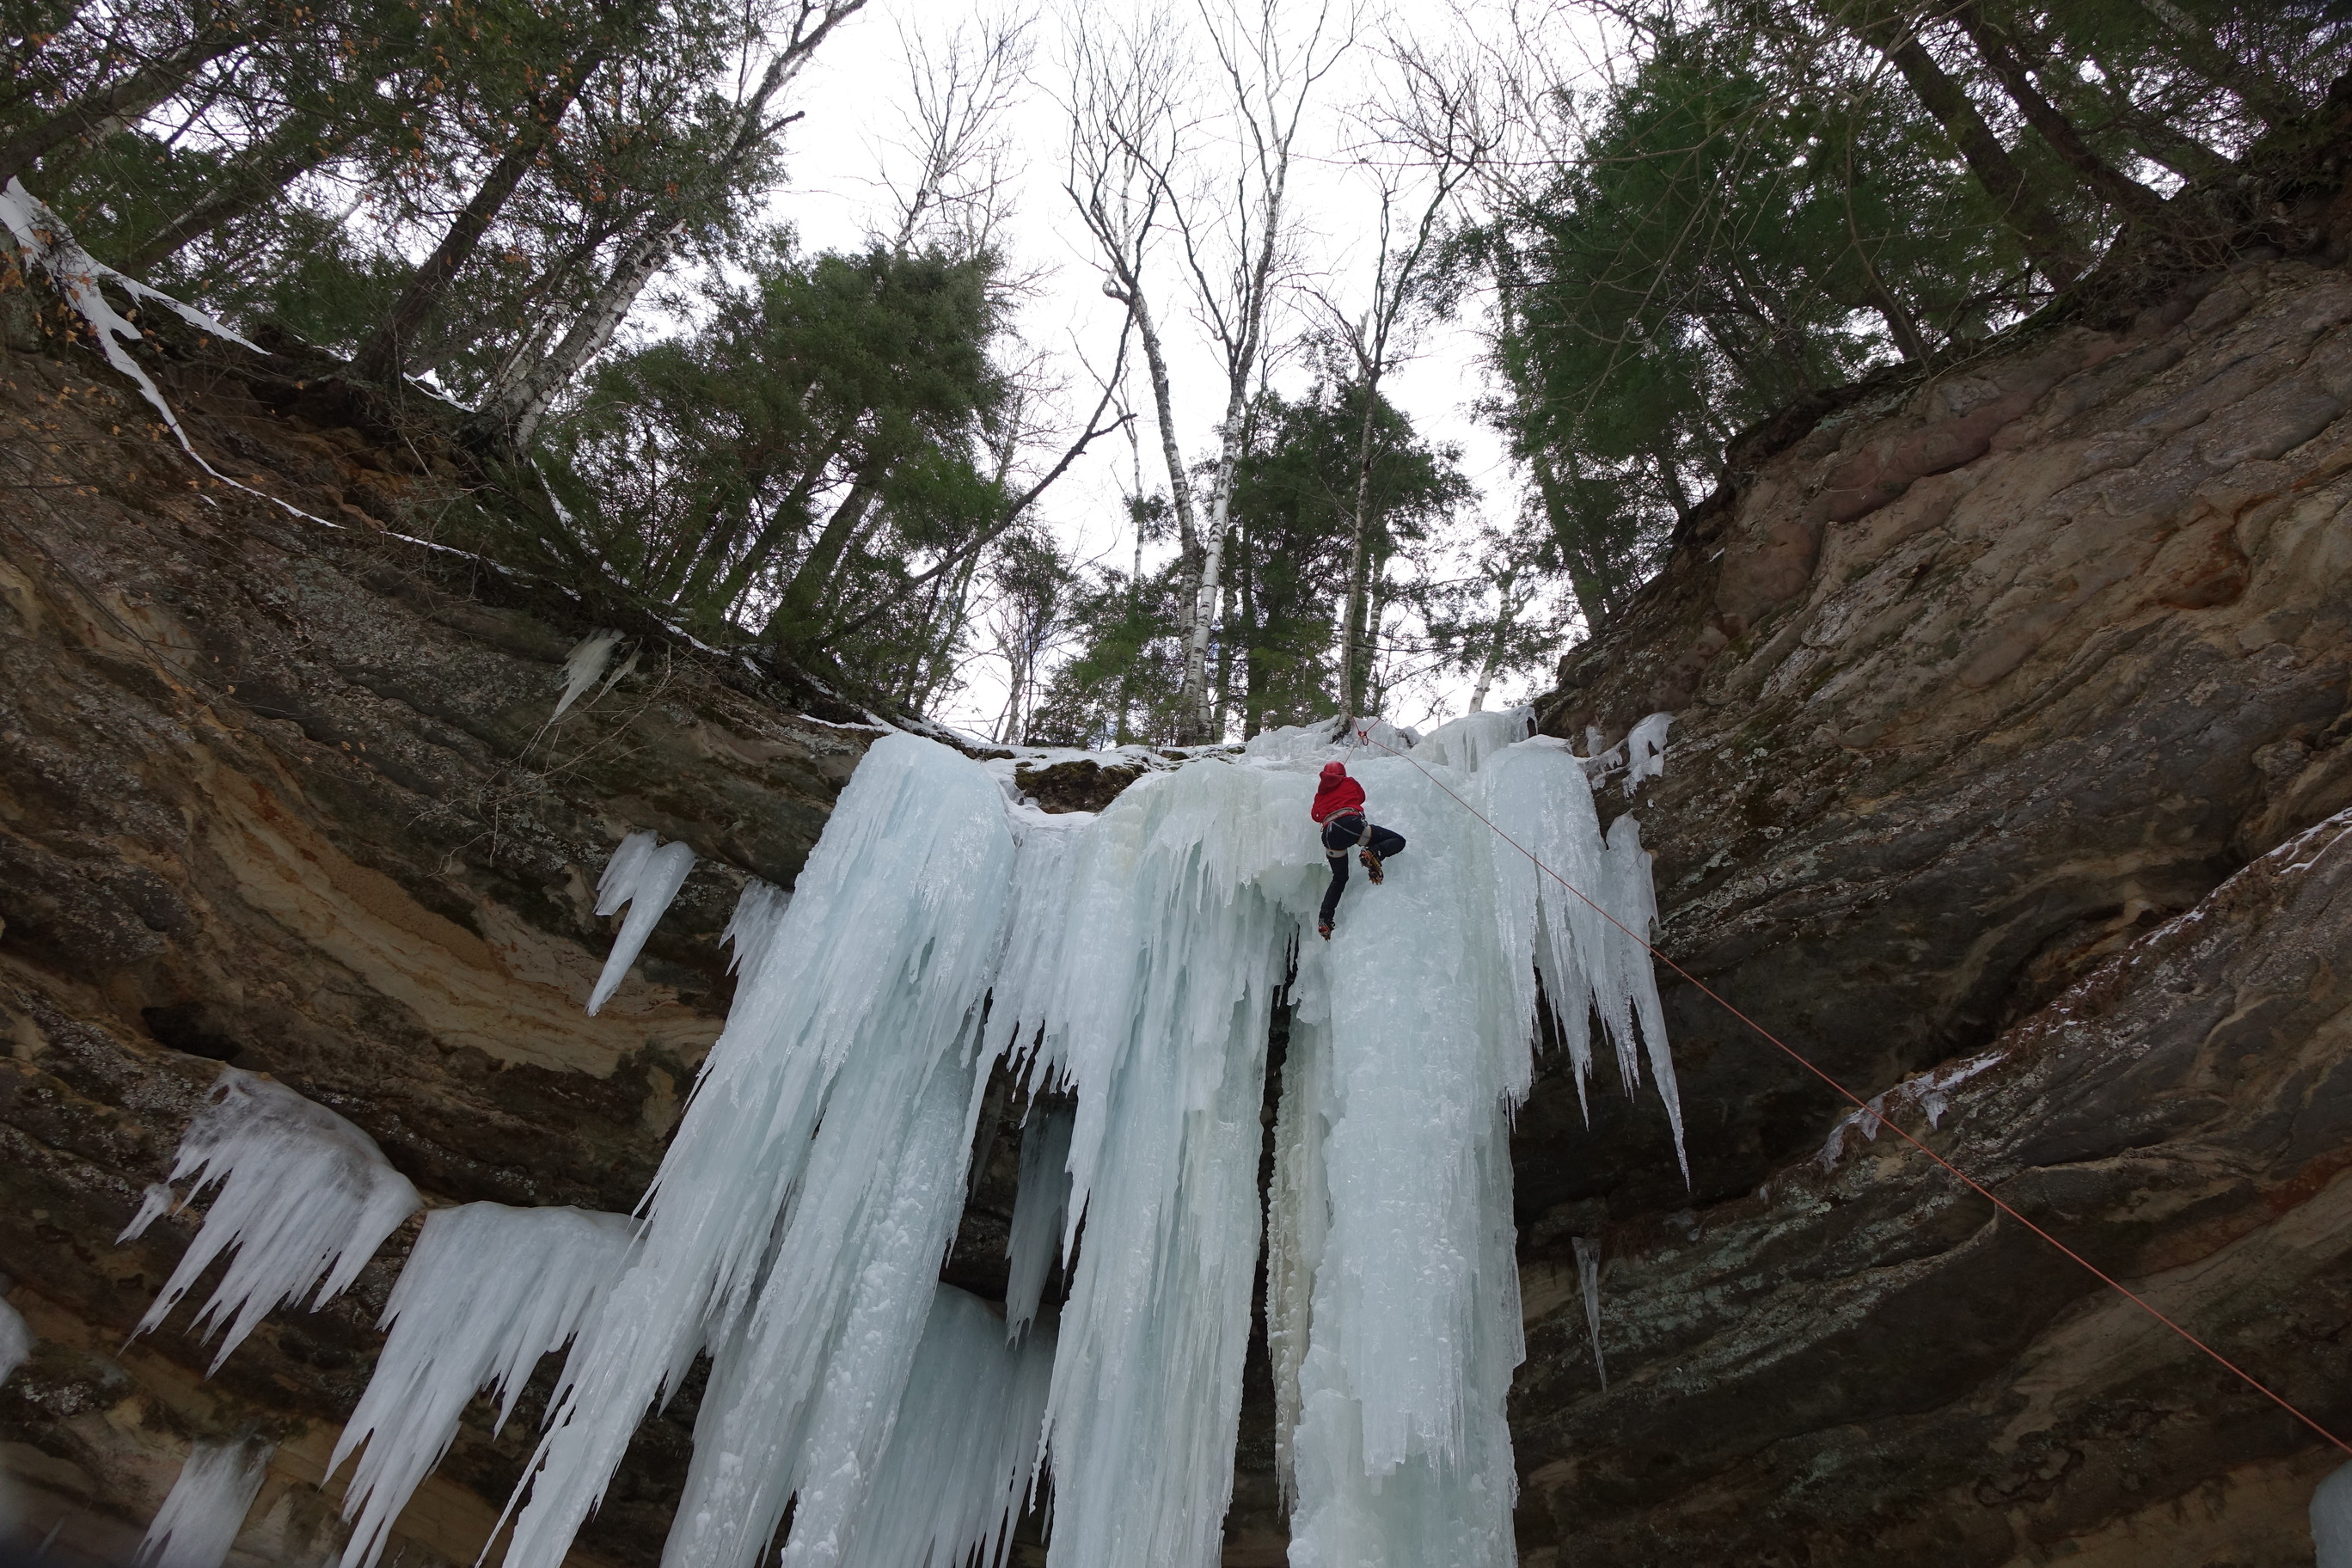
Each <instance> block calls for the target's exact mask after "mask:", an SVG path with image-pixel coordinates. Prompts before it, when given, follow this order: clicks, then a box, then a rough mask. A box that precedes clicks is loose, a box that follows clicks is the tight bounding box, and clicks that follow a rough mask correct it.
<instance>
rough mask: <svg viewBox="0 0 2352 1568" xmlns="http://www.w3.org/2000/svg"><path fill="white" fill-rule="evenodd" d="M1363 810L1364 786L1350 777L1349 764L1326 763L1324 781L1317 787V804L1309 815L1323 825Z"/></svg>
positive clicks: (1324, 765)
mask: <svg viewBox="0 0 2352 1568" xmlns="http://www.w3.org/2000/svg"><path fill="white" fill-rule="evenodd" d="M1363 809H1364V786H1363V785H1361V784H1358V783H1357V782H1356V781H1355V780H1353V779H1351V778H1349V776H1348V766H1347V764H1346V763H1324V764H1323V777H1322V780H1321V781H1320V782H1319V783H1318V784H1316V786H1315V804H1314V805H1311V806H1309V807H1308V808H1307V815H1308V816H1312V817H1313V818H1314V819H1315V820H1316V821H1317V822H1318V823H1323V822H1328V821H1330V820H1331V819H1332V818H1333V817H1335V816H1346V815H1347V814H1348V813H1349V812H1351V811H1361V810H1363Z"/></svg>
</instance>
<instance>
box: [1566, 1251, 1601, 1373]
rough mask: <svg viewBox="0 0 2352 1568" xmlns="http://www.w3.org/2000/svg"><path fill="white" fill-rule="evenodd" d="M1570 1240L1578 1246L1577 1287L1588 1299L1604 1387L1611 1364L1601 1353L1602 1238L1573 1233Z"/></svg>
mask: <svg viewBox="0 0 2352 1568" xmlns="http://www.w3.org/2000/svg"><path fill="white" fill-rule="evenodd" d="M1569 1241H1570V1243H1571V1244H1572V1245H1573V1246H1574V1247H1575V1248H1576V1289H1577V1293H1578V1294H1579V1295H1580V1296H1582V1297H1583V1298H1584V1326H1585V1327H1586V1328H1587V1329H1590V1330H1591V1331H1592V1370H1593V1371H1594V1372H1596V1373H1600V1374H1601V1387H1603V1388H1606V1387H1608V1386H1609V1363H1608V1362H1607V1361H1606V1360H1604V1359H1602V1357H1601V1239H1600V1237H1591V1236H1572V1237H1569Z"/></svg>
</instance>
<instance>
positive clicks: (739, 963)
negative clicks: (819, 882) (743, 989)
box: [719, 877, 793, 974]
mask: <svg viewBox="0 0 2352 1568" xmlns="http://www.w3.org/2000/svg"><path fill="white" fill-rule="evenodd" d="M792 902H793V896H792V894H791V893H789V892H787V891H785V890H784V889H782V888H779V887H777V886H776V885H775V884H774V883H772V882H763V881H761V880H760V879H759V878H757V877H754V878H752V879H751V880H750V881H748V882H745V883H744V884H743V891H742V892H741V893H740V894H739V895H738V896H737V898H736V900H735V912H734V914H733V915H732V916H730V918H729V919H728V921H727V929H726V930H725V931H720V932H719V945H720V946H721V947H731V948H733V949H734V952H731V953H730V954H729V955H728V959H727V973H730V974H733V973H737V972H738V971H740V972H742V973H746V974H757V973H760V965H761V963H762V962H764V961H765V960H766V958H767V956H768V950H769V949H770V948H772V947H773V946H775V945H776V932H777V931H781V930H782V929H783V924H784V911H785V910H788V909H790V908H791V907H792Z"/></svg>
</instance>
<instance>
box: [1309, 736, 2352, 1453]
mask: <svg viewBox="0 0 2352 1568" xmlns="http://www.w3.org/2000/svg"><path fill="white" fill-rule="evenodd" d="M1356 739H1357V741H1358V742H1360V744H1364V745H1370V746H1378V747H1379V748H1380V749H1381V751H1383V752H1388V754H1389V755H1391V756H1392V757H1403V758H1404V760H1405V761H1406V762H1408V763H1412V765H1413V766H1414V767H1416V768H1419V769H1420V770H1421V773H1422V775H1423V777H1424V778H1426V779H1428V780H1429V782H1430V783H1432V784H1435V785H1436V786H1437V787H1438V788H1439V789H1441V790H1444V791H1445V794H1446V795H1448V796H1450V797H1452V799H1453V801H1454V804H1455V805H1459V806H1460V807H1461V808H1462V809H1463V810H1465V811H1466V812H1468V813H1469V814H1470V815H1471V816H1475V817H1476V818H1477V819H1478V820H1479V821H1480V822H1483V823H1485V824H1486V829H1487V831H1488V832H1490V833H1492V834H1494V836H1495V837H1497V838H1499V839H1501V840H1502V841H1503V842H1504V843H1506V844H1507V845H1509V846H1510V847H1512V848H1514V849H1516V850H1517V851H1518V852H1519V853H1520V854H1522V855H1525V856H1526V857H1527V858H1528V860H1529V861H1530V862H1531V863H1532V864H1533V865H1534V866H1535V868H1536V869H1537V870H1538V871H1541V872H1542V873H1543V874H1544V875H1545V876H1547V877H1549V878H1550V879H1552V880H1553V881H1555V882H1558V883H1559V885H1560V886H1561V887H1563V888H1566V889H1568V890H1569V891H1570V892H1571V893H1574V894H1575V895H1576V896H1577V897H1578V898H1579V899H1581V900H1584V903H1585V904H1586V905H1587V907H1589V908H1590V909H1591V910H1593V912H1594V913H1596V914H1598V915H1600V916H1601V919H1603V920H1605V921H1608V922H1609V923H1610V924H1611V925H1613V926H1615V927H1616V928H1617V929H1618V930H1619V931H1623V932H1624V933H1625V934H1626V935H1627V936H1630V937H1632V938H1633V940H1634V941H1635V942H1640V943H1641V944H1642V946H1643V948H1645V949H1647V950H1648V952H1649V954H1650V956H1651V957H1652V958H1654V959H1656V960H1657V961H1658V962H1659V963H1663V964H1664V965H1665V966H1666V967H1667V968H1668V969H1671V970H1673V971H1674V972H1675V973H1676V974H1679V975H1681V976H1682V977H1683V978H1684V979H1685V980H1687V981H1689V982H1690V983H1691V984H1693V985H1695V986H1696V987H1697V988H1698V990H1699V993H1700V994H1702V995H1704V996H1706V998H1707V999H1708V1000H1709V1001H1711V1002H1713V1003H1714V1004H1715V1005H1717V1006H1718V1007H1721V1008H1722V1009H1723V1010H1724V1011H1725V1012H1727V1013H1728V1014H1730V1015H1731V1016H1733V1017H1735V1018H1737V1019H1738V1020H1739V1021H1740V1022H1741V1023H1743V1024H1745V1025H1747V1026H1748V1027H1749V1028H1751V1029H1753V1030H1755V1031H1756V1032H1757V1033H1758V1034H1759V1035H1761V1036H1763V1037H1764V1038H1766V1039H1767V1040H1769V1041H1770V1042H1771V1043H1772V1044H1773V1045H1774V1046H1776V1047H1779V1048H1780V1051H1781V1052H1782V1053H1783V1054H1785V1055H1786V1056H1787V1057H1788V1058H1789V1059H1790V1060H1791V1061H1793V1062H1795V1063H1796V1064H1797V1065H1798V1066H1799V1067H1801V1068H1804V1069H1805V1070H1806V1071H1807V1072H1809V1073H1811V1074H1812V1075H1813V1076H1814V1077H1815V1078H1817V1079H1821V1080H1822V1082H1823V1083H1825V1084H1827V1085H1829V1086H1830V1087H1831V1088H1832V1089H1835V1090H1837V1092H1838V1093H1839V1094H1841V1095H1843V1097H1844V1098H1846V1099H1847V1100H1852V1101H1853V1103H1854V1104H1855V1105H1856V1106H1857V1107H1859V1108H1860V1109H1861V1110H1862V1111H1863V1113H1864V1115H1865V1116H1870V1117H1873V1118H1874V1119H1875V1120H1877V1121H1878V1122H1879V1123H1880V1124H1881V1125H1883V1126H1885V1127H1888V1128H1890V1129H1892V1130H1893V1131H1895V1134H1896V1135H1897V1136H1898V1137H1900V1138H1901V1139H1902V1140H1903V1141H1904V1142H1906V1143H1908V1144H1910V1145H1911V1146H1912V1147H1913V1148H1915V1149H1916V1150H1918V1151H1919V1152H1921V1153H1922V1154H1925V1155H1927V1158H1929V1159H1930V1160H1933V1161H1935V1162H1936V1163H1937V1164H1938V1165H1941V1166H1942V1167H1943V1168H1944V1169H1945V1170H1947V1171H1949V1172H1950V1173H1952V1174H1953V1175H1955V1176H1958V1178H1959V1179H1960V1180H1961V1181H1962V1182H1964V1183H1966V1184H1968V1185H1969V1187H1970V1188H1972V1189H1974V1190H1975V1191H1976V1192H1977V1193H1978V1194H1979V1195H1981V1196H1982V1197H1983V1198H1984V1199H1985V1201H1986V1202H1988V1203H1990V1204H1991V1205H1992V1206H1993V1207H1995V1208H1997V1209H1999V1210H2000V1212H2001V1213H2003V1214H2005V1215H2008V1216H2009V1217H2010V1218H2011V1219H2013V1220H2015V1221H2016V1222H2017V1223H2018V1224H2020V1225H2021V1226H2024V1227H2025V1228H2026V1229H2028V1230H2030V1231H2032V1233H2033V1234H2034V1235H2036V1236H2038V1237H2041V1238H2042V1240H2044V1241H2046V1242H2048V1243H2049V1244H2050V1245H2051V1246H2053V1247H2056V1248H2057V1249H2058V1250H2059V1251H2061V1252H2063V1253H2064V1254H2065V1255H2066V1256H2067V1257H2068V1258H2073V1259H2074V1261H2075V1262H2076V1263H2079V1264H2081V1265H2082V1266H2083V1268H2084V1269H2085V1270H2087V1271H2088V1272H2089V1273H2090V1274H2091V1276H2092V1277H2093V1278H2094V1279H2097V1280H2099V1281H2100V1283H2102V1284H2104V1285H2106V1286H2108V1287H2110V1288H2112V1289H2115V1290H2116V1291H2117V1292H2118V1293H2119V1294H2121V1295H2122V1296H2123V1297H2124V1298H2125V1299H2126V1300H2129V1301H2130V1302H2131V1303H2132V1304H2133V1305H2134V1306H2136V1307H2137V1308H2138V1309H2139V1310H2141V1311H2143V1312H2146V1313H2147V1315H2148V1316H2149V1317H2151V1318H2154V1319H2155V1320H2156V1321H2158V1322H2159V1323H2162V1324H2163V1325H2164V1326H2165V1327H2166V1328H2168V1329H2170V1330H2171V1331H2173V1332H2174V1333H2176V1334H2179V1336H2180V1337H2181V1338H2182V1339H2184V1340H2186V1341H2188V1342H2189V1343H2190V1344H2192V1345H2195V1346H2196V1347H2197V1348H2198V1349H2199V1350H2200V1351H2203V1352H2205V1353H2206V1354H2207V1355H2209V1356H2210V1357H2212V1358H2213V1360H2214V1361H2215V1362H2217V1363H2220V1364H2221V1365H2222V1366H2224V1367H2227V1368H2228V1369H2229V1370H2230V1371H2231V1372H2232V1373H2236V1374H2237V1375H2238V1376H2239V1377H2240V1378H2242V1379H2243V1380H2244V1382H2245V1384H2246V1385H2247V1386H2248V1387H2250V1388H2252V1389H2253V1390H2254V1391H2255V1392H2256V1393H2258V1394H2262V1395H2263V1397H2264V1398H2266V1399H2268V1400H2270V1401H2271V1402H2272V1403H2273V1404H2274V1405H2277V1406H2278V1407H2279V1408H2280V1409H2282V1410H2284V1411H2285V1412H2286V1413H2287V1414H2288V1415H2292V1416H2294V1418H2295V1419H2296V1420H2298V1421H2300V1422H2302V1423H2303V1424H2304V1425H2305V1426H2308V1427H2310V1428H2311V1429H2312V1430H2313V1431H2315V1432H2316V1433H2318V1434H2319V1435H2320V1436H2323V1437H2325V1438H2326V1439H2327V1440H2328V1441H2329V1442H2331V1443H2333V1444H2335V1445H2336V1447H2338V1448H2341V1449H2343V1450H2344V1451H2345V1452H2346V1453H2347V1454H2352V1442H2347V1441H2345V1440H2344V1439H2343V1438H2341V1437H2339V1436H2336V1434H2335V1433H2333V1432H2331V1431H2329V1430H2328V1429H2327V1428H2326V1427H2325V1426H2321V1425H2320V1424H2319V1423H2318V1422H2316V1421H2315V1420H2313V1419H2312V1418H2311V1417H2310V1416H2308V1415H2305V1414H2304V1413H2303V1412H2302V1411H2301V1410H2299V1409H2297V1408H2296V1407H2295V1406H2294V1405H2292V1404H2289V1403H2288V1402H2287V1399H2286V1397H2285V1396H2284V1394H2279V1393H2277V1392H2276V1391H2275V1390H2273V1388H2271V1386H2270V1385H2269V1384H2265V1383H2264V1382H2263V1380H2262V1379H2260V1378H2258V1377H2256V1376H2255V1375H2254V1374H2253V1373H2250V1372H2248V1371H2247V1370H2246V1369H2245V1368H2244V1367H2242V1366H2240V1365H2239V1364H2238V1363H2236V1362H2233V1361H2231V1359H2230V1358H2229V1357H2228V1356H2225V1355H2223V1354H2222V1353H2221V1352H2220V1351H2217V1350H2215V1349H2214V1348H2213V1347H2212V1346H2211V1345H2209V1344H2207V1343H2206V1342H2204V1341H2203V1340H2200V1339H2199V1338H2198V1337H2197V1336H2196V1335H2195V1334H2192V1333H2190V1332H2189V1331H2188V1330H2187V1329H2184V1328H2182V1327H2181V1326H2180V1325H2179V1323H2176V1322H2174V1321H2172V1320H2171V1319H2170V1318H2168V1317H2167V1316H2165V1314H2164V1313H2163V1312H2162V1311H2161V1310H2158V1308H2157V1306H2156V1304H2155V1303H2154V1302H2152V1301H2150V1300H2147V1298H2146V1297H2144V1296H2142V1295H2140V1294H2139V1293H2138V1292H2137V1291H2136V1290H2134V1289H2132V1288H2131V1287H2130V1286H2128V1285H2126V1284H2125V1283H2124V1282H2123V1281H2122V1280H2120V1279H2116V1277H2115V1276H2114V1275H2112V1274H2109V1273H2108V1272H2107V1271H2106V1270H2105V1269H2104V1268H2100V1267H2099V1266H2098V1265H2097V1264H2095V1263H2094V1262H2092V1261H2091V1260H2090V1259H2089V1258H2085V1257H2084V1256H2083V1255H2082V1254H2081V1253H2079V1252H2077V1251H2075V1250H2074V1248H2073V1247H2069V1246H2067V1245H2066V1244H2065V1243H2064V1242H2063V1241H2061V1240H2059V1239H2058V1238H2057V1237H2054V1236H2053V1235H2051V1234H2050V1233H2049V1232H2048V1231H2046V1230H2044V1229H2042V1227H2041V1226H2038V1225H2036V1224H2034V1223H2033V1222H2032V1220H2030V1219H2028V1218H2026V1217H2025V1216H2024V1215H2021V1214H2020V1213H2018V1212H2017V1210H2016V1209H2014V1208H2012V1207H2011V1206H2010V1205H2008V1204H2006V1203H2004V1202H2002V1201H2001V1200H2000V1197H1999V1196H1997V1195H1996V1194H1994V1193H1993V1191H1992V1190H1991V1189H1990V1188H1989V1187H1987V1186H1986V1185H1985V1184H1983V1183H1982V1182H1979V1181H1978V1180H1977V1179H1976V1178H1975V1177H1974V1176H1971V1175H1969V1173H1967V1172H1966V1171H1963V1170H1961V1169H1960V1168H1959V1167H1958V1165H1955V1164H1953V1163H1951V1162H1950V1161H1949V1160H1947V1159H1945V1158H1944V1157H1943V1156H1942V1155H1941V1154H1938V1153H1937V1152H1936V1151H1934V1150H1933V1149H1930V1148H1929V1147H1927V1144H1926V1143H1924V1142H1920V1141H1919V1140H1918V1139H1917V1138H1916V1137H1913V1136H1912V1135H1911V1134H1910V1133H1908V1132H1906V1131H1904V1130H1903V1128H1902V1127H1901V1126H1900V1125H1899V1124H1897V1123H1896V1122H1895V1120H1894V1119H1893V1118H1892V1117H1890V1116H1885V1115H1882V1114H1880V1113H1879V1112H1876V1111H1874V1110H1871V1109H1870V1105H1869V1102H1868V1101H1866V1100H1864V1099H1863V1098H1862V1096H1860V1095H1858V1094H1856V1093H1854V1092H1853V1090H1852V1089H1848V1088H1846V1086H1845V1085H1843V1084H1842V1083H1840V1082H1839V1081H1838V1080H1837V1079H1833V1078H1832V1077H1831V1076H1830V1075H1829V1074H1828V1073H1827V1072H1825V1071H1824V1070H1822V1068H1819V1067H1817V1066H1815V1065H1814V1064H1813V1062H1812V1061H1811V1059H1809V1058H1807V1057H1806V1056H1805V1055H1804V1053H1803V1052H1801V1051H1800V1050H1798V1049H1797V1048H1796V1047H1794V1046H1791V1045H1790V1044H1789V1042H1788V1041H1786V1040H1784V1039H1782V1038H1781V1037H1780V1036H1778V1035H1776V1034H1774V1033H1773V1032H1772V1031H1771V1030H1769V1029H1768V1028H1766V1027H1765V1026H1763V1025H1761V1024H1759V1023H1758V1022H1757V1021H1756V1020H1755V1019H1753V1018H1751V1017H1749V1016H1748V1015H1747V1014H1745V1013H1743V1012H1741V1011H1740V1010H1739V1009H1738V1008H1737V1007H1735V1006H1733V1005H1731V1004H1730V1003H1729V1002H1728V1001H1726V1000H1725V999H1724V998H1723V996H1722V995H1720V994H1718V993H1717V991H1716V990H1715V989H1714V988H1713V987H1712V986H1710V985H1708V984H1706V982H1705V981H1703V980H1701V979H1700V978H1699V977H1698V976H1697V975H1696V974H1693V973H1691V972H1690V971H1689V970H1687V969H1685V968H1684V967H1683V966H1682V965H1681V964H1679V963H1675V961H1674V960H1673V959H1671V958H1668V957H1667V956H1666V955H1665V954H1664V953H1663V952H1659V951H1658V950H1657V949H1656V948H1655V947H1654V946H1652V945H1651V943H1650V941H1649V939H1648V938H1647V937H1645V936H1643V934H1642V933H1641V932H1640V931H1635V930H1633V928H1632V927H1631V926H1629V925H1627V924H1626V923H1625V922H1624V921H1621V920H1619V919H1618V918H1617V917H1616V916H1615V915H1612V914H1611V913H1610V912H1609V911H1608V910H1605V909H1603V908H1601V905H1599V904H1598V903H1595V902H1594V901H1593V900H1591V898H1589V897H1587V896H1586V895H1585V892H1584V890H1583V889H1581V888H1579V887H1578V886H1577V885H1576V884H1575V883H1573V882H1571V881H1570V880H1569V879H1567V878H1565V877H1563V876H1561V875H1560V874H1559V872H1557V871H1555V870H1553V869H1552V868H1550V867H1549V866H1547V865H1545V864H1544V863H1543V862H1542V861H1541V860H1539V859H1538V858H1536V855H1535V852H1534V851H1533V850H1531V849H1529V848H1528V847H1527V846H1526V845H1524V844H1521V843H1520V842H1519V841H1518V840H1517V839H1516V838H1514V837H1511V836H1510V835H1509V834H1507V833H1506V832H1504V831H1503V830H1502V829H1501V828H1500V827H1497V826H1495V824H1494V822H1493V821H1492V820H1491V819H1490V818H1489V817H1488V816H1486V813H1485V812H1482V811H1480V810H1479V809H1478V808H1477V807H1476V806H1475V805H1471V804H1470V803H1469V802H1468V801H1466V800H1464V799H1463V798H1462V797H1461V796H1460V795H1455V794H1454V791H1453V790H1452V789H1450V788H1448V787H1447V785H1446V783H1445V781H1444V779H1441V778H1439V777H1438V776H1437V775H1436V774H1435V773H1431V772H1430V771H1429V770H1428V769H1427V768H1425V767H1423V766H1422V764H1421V762H1420V760H1419V759H1417V758H1414V757H1410V756H1406V755H1405V753H1404V752H1400V751H1398V750H1397V749H1396V748H1395V747H1394V746H1391V745H1388V744H1386V743H1384V742H1381V741H1379V740H1376V739H1374V738H1373V736H1372V733H1371V731H1370V729H1368V728H1366V727H1365V726H1363V725H1357V726H1356Z"/></svg>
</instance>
